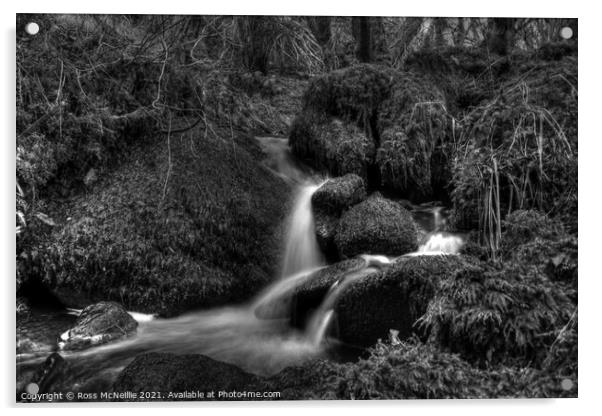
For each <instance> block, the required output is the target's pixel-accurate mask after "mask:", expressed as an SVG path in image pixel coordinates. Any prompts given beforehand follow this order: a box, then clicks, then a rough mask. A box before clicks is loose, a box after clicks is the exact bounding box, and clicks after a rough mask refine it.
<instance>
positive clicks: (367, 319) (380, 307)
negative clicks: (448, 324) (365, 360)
mask: <svg viewBox="0 0 602 416" xmlns="http://www.w3.org/2000/svg"><path fill="white" fill-rule="evenodd" d="M458 273H463V274H466V275H469V276H473V277H474V278H478V277H479V276H480V275H481V274H482V273H483V269H482V267H481V266H480V264H479V262H477V261H475V260H472V259H470V258H465V257H462V256H457V255H448V256H408V257H402V258H400V259H398V260H397V261H396V262H395V263H393V264H391V265H390V266H389V267H387V268H385V269H383V270H381V271H380V272H377V273H374V274H371V275H369V276H367V277H366V278H363V279H361V280H359V281H357V282H354V283H353V284H351V285H350V286H349V287H348V288H347V289H345V290H344V291H343V293H342V294H341V296H340V299H339V300H338V302H337V303H336V306H335V316H336V319H335V323H334V324H333V330H334V331H335V335H336V336H337V337H338V338H339V339H340V340H341V341H343V342H345V343H347V344H352V345H358V346H368V345H372V344H374V343H375V342H376V341H377V340H378V339H379V338H380V339H386V338H387V337H388V335H389V330H391V329H392V330H396V331H399V335H398V336H399V338H400V339H404V338H407V337H409V336H411V335H412V334H413V333H414V332H419V329H418V328H417V327H416V326H415V323H416V321H417V320H418V318H420V317H421V316H422V315H423V314H424V312H425V311H426V310H427V307H428V305H429V302H430V301H431V300H432V299H433V297H434V296H435V294H436V292H437V290H438V287H439V285H440V284H441V282H443V281H444V280H446V279H450V278H452V277H453V276H454V275H456V274H458Z"/></svg>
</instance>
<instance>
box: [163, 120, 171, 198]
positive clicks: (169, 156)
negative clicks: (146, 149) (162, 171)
mask: <svg viewBox="0 0 602 416" xmlns="http://www.w3.org/2000/svg"><path fill="white" fill-rule="evenodd" d="M170 136H171V113H170V115H169V131H168V132H167V175H166V176H165V183H164V184H163V197H162V198H161V202H163V200H165V194H166V193H167V182H169V175H170V174H171V144H170Z"/></svg>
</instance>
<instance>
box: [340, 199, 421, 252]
mask: <svg viewBox="0 0 602 416" xmlns="http://www.w3.org/2000/svg"><path fill="white" fill-rule="evenodd" d="M335 243H336V246H337V248H338V250H339V253H340V254H341V256H342V257H343V258H350V257H354V256H356V255H359V254H383V255H390V256H399V255H402V254H405V253H409V252H412V251H415V250H416V249H417V248H418V237H417V230H416V224H415V223H414V220H413V218H412V215H411V214H410V212H409V211H407V210H406V209H405V208H403V207H402V206H401V205H400V204H398V203H397V202H394V201H391V200H388V199H385V198H383V197H381V196H379V195H376V196H372V197H371V198H369V199H367V200H366V201H364V202H361V203H360V204H357V205H355V206H353V207H352V208H351V209H350V210H349V211H347V212H345V213H344V214H343V216H342V217H341V220H340V222H339V226H338V230H337V233H336V236H335Z"/></svg>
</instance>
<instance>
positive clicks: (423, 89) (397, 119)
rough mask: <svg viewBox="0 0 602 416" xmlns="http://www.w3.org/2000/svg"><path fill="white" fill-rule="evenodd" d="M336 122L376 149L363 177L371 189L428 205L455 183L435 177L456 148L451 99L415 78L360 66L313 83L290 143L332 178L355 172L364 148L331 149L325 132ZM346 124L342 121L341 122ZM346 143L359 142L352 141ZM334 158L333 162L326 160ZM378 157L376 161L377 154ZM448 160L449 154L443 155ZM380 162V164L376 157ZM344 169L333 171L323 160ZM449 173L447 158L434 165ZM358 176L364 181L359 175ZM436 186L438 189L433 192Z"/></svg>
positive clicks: (444, 176) (442, 173) (443, 173)
mask: <svg viewBox="0 0 602 416" xmlns="http://www.w3.org/2000/svg"><path fill="white" fill-rule="evenodd" d="M333 120H337V122H339V123H342V125H343V126H345V129H346V130H349V131H353V132H354V131H355V130H356V129H358V131H359V132H361V133H363V134H364V135H365V137H366V140H367V142H368V143H369V146H370V148H369V149H368V150H369V151H367V152H364V154H366V155H367V156H368V157H363V158H361V159H362V162H363V166H362V169H361V175H360V176H363V177H364V178H366V175H367V174H368V175H369V177H368V179H369V182H370V184H371V185H372V186H376V187H382V188H385V189H387V190H391V191H395V192H398V193H402V194H404V195H406V196H409V197H411V198H413V199H426V198H429V197H431V196H432V195H433V193H434V192H438V191H441V190H443V188H445V187H446V186H447V184H448V183H449V181H450V179H451V176H450V175H449V174H446V170H445V169H435V170H433V171H431V164H432V163H433V161H432V160H431V158H432V156H433V154H434V153H435V151H436V150H440V149H441V147H442V146H444V145H446V144H447V143H448V142H449V140H448V136H449V132H450V131H451V125H450V121H451V118H450V117H449V115H448V114H447V109H446V102H445V97H444V96H443V94H442V93H441V92H440V91H439V89H438V88H437V86H436V85H435V84H433V83H432V82H429V81H428V80H427V79H425V78H423V77H420V76H418V75H416V74H411V73H405V72H399V71H396V70H394V69H391V68H385V67H380V66H376V65H367V64H364V65H356V66H353V67H351V68H346V69H344V70H338V71H333V72H331V73H329V74H326V75H324V76H322V77H318V78H315V79H314V80H312V82H311V83H310V85H309V87H308V90H307V92H306V94H305V100H304V108H303V111H302V113H301V114H300V115H299V116H298V117H297V119H296V121H295V123H294V125H293V129H292V132H291V136H290V141H291V145H292V148H293V152H294V153H295V154H297V155H299V156H301V157H304V158H308V159H309V160H310V162H311V163H312V164H313V165H314V166H317V167H319V168H321V169H327V170H328V171H329V172H330V173H331V174H333V175H340V174H341V172H343V173H345V172H350V171H351V170H349V169H345V170H341V169H340V168H339V167H340V166H341V165H343V164H345V161H349V162H348V163H349V164H353V165H355V164H356V163H355V160H357V152H356V151H354V149H356V148H358V145H355V146H351V147H346V148H345V147H341V148H326V147H325V146H324V144H323V143H322V142H323V141H324V139H322V140H320V139H319V138H326V137H328V136H329V134H328V130H330V129H332V128H325V127H323V126H324V125H331V124H332V123H333ZM339 120H340V121H339ZM346 135H347V136H353V135H354V134H350V133H346ZM329 152H332V153H331V154H330V156H327V153H329ZM374 152H375V154H374ZM439 154H446V152H441V151H440V152H439ZM373 156H375V157H373ZM333 158H336V159H337V160H338V163H336V164H334V165H333V164H332V163H331V164H329V163H325V162H324V161H323V160H321V159H328V160H332V159H333ZM434 162H435V163H437V164H444V165H447V164H448V161H447V159H445V158H443V159H442V158H439V159H437V160H435V161H434ZM354 172H356V173H358V172H360V171H358V170H357V169H355V170H354ZM433 184H434V186H435V188H436V189H433Z"/></svg>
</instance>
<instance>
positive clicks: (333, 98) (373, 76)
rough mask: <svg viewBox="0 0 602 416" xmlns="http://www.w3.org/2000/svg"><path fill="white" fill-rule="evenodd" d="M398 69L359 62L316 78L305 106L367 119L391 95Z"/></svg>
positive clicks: (308, 93) (349, 118)
mask: <svg viewBox="0 0 602 416" xmlns="http://www.w3.org/2000/svg"><path fill="white" fill-rule="evenodd" d="M398 74H399V72H398V71H396V70H394V69H392V68H387V67H384V66H379V65H373V64H358V65H354V66H351V67H348V68H343V69H339V70H336V71H332V72H330V73H327V74H324V75H321V76H319V77H315V78H314V79H312V81H311V82H310V84H309V87H308V88H307V91H306V93H305V95H304V97H303V103H304V107H305V108H306V109H310V108H311V109H313V110H315V111H318V112H321V113H325V114H329V115H332V116H335V117H343V118H345V119H347V120H361V119H363V120H366V119H367V118H368V117H370V116H372V113H373V111H374V110H375V109H376V108H377V107H378V105H379V104H380V103H381V102H382V101H383V100H384V99H385V98H386V97H387V96H388V95H389V93H390V91H391V87H392V85H393V82H394V79H395V77H396V76H397V75H398Z"/></svg>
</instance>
